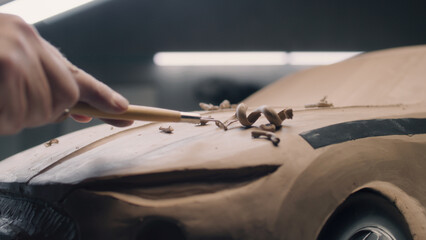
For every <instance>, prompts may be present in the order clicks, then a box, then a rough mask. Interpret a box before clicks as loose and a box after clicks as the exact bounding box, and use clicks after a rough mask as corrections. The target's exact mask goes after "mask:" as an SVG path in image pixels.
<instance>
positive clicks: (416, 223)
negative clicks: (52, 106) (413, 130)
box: [0, 46, 426, 240]
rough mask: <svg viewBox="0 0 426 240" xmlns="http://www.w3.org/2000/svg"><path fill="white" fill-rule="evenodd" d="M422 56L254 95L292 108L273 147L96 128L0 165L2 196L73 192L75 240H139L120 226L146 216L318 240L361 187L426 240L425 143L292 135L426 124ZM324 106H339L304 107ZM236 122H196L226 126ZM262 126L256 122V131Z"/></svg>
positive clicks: (191, 234)
mask: <svg viewBox="0 0 426 240" xmlns="http://www.w3.org/2000/svg"><path fill="white" fill-rule="evenodd" d="M425 56H426V48H425V47H424V46H420V47H414V48H401V49H394V50H387V51H382V52H376V53H371V54H366V55H365V56H359V57H357V58H354V59H351V60H348V61H346V62H343V63H339V64H336V65H332V66H326V67H320V68H316V69H312V70H308V71H306V72H303V73H300V74H296V75H294V76H291V77H289V78H287V79H283V80H280V81H278V82H277V83H275V84H273V85H272V86H271V87H267V88H265V89H264V90H261V91H259V93H256V94H254V95H253V96H252V97H250V98H248V99H247V100H246V101H244V102H245V103H247V104H248V105H249V106H251V108H249V110H248V111H249V112H250V111H253V110H255V109H256V107H258V106H259V105H262V104H269V105H273V106H276V108H274V109H275V110H276V111H281V110H282V109H283V107H295V108H294V119H293V120H286V121H284V122H283V126H282V127H281V128H280V129H279V130H278V131H276V132H275V133H274V134H276V135H277V137H279V138H280V139H281V141H280V143H279V145H278V147H275V146H273V145H272V144H271V143H270V142H268V141H265V140H262V139H253V138H252V137H251V132H252V131H253V129H252V128H245V127H242V126H241V125H240V124H239V123H235V124H233V125H231V126H230V127H229V129H228V131H223V130H221V129H219V128H217V127H216V126H215V125H214V124H213V123H209V124H207V125H206V126H194V125H192V124H186V123H174V124H172V127H173V128H174V129H175V131H174V132H173V134H161V133H159V130H158V129H159V127H160V126H161V124H157V123H147V122H138V123H136V124H135V125H133V126H131V127H129V128H125V129H118V128H114V129H111V128H110V126H107V125H101V126H97V127H94V128H90V129H87V130H82V131H79V132H75V133H72V134H69V135H65V136H62V137H58V141H59V142H58V144H54V145H52V146H50V147H48V148H46V147H45V146H43V145H40V146H37V147H35V148H33V149H30V150H27V151H24V152H22V153H19V154H17V155H15V156H13V157H11V158H9V159H6V160H4V161H2V162H0V182H1V184H0V187H1V189H2V191H3V192H14V193H15V194H17V193H18V192H19V194H21V195H22V196H25V197H31V198H38V199H49V198H48V197H46V195H49V194H51V195H54V194H58V193H57V192H47V193H46V192H44V193H42V191H41V190H37V191H35V190H34V189H39V188H40V186H42V187H43V186H51V185H53V186H56V185H58V186H59V187H62V186H73V189H72V190H69V191H68V190H67V191H68V192H67V194H66V195H65V196H66V197H65V198H66V201H61V202H60V204H63V205H61V206H62V207H63V210H64V211H66V212H67V213H68V214H70V215H71V216H72V218H73V219H74V220H76V221H77V222H78V223H79V227H80V228H79V229H80V231H81V236H82V239H119V238H121V237H123V233H126V234H129V235H130V234H132V233H134V232H135V231H136V230H137V229H135V227H136V226H138V225H137V224H128V223H135V222H138V221H142V220H143V219H144V218H145V217H146V216H167V217H169V218H172V219H176V220H178V221H179V223H180V224H182V225H183V226H184V227H185V230H186V231H187V233H188V238H189V239H203V237H206V236H216V237H217V238H218V239H225V238H224V237H228V236H230V237H232V238H234V239H315V238H316V236H317V234H318V233H319V231H320V230H321V228H322V226H323V224H324V223H325V221H326V220H327V218H328V217H329V216H330V215H331V214H332V213H333V211H334V210H335V209H336V208H337V207H338V205H339V204H340V203H342V202H343V201H344V200H345V198H347V196H348V195H349V194H351V193H353V192H356V191H357V190H359V189H363V188H367V187H368V188H372V189H375V190H376V191H378V192H381V193H382V194H384V195H386V196H388V197H389V198H390V199H392V200H393V201H394V202H395V204H396V206H397V207H398V208H399V209H400V211H401V212H402V213H403V215H404V217H405V218H406V220H407V222H408V224H409V226H410V230H411V232H412V233H413V238H414V239H416V240H417V239H426V228H425V227H424V223H425V222H426V214H425V209H424V206H425V205H426V184H425V183H426V174H424V173H425V172H426V153H425V149H426V134H417V135H390V136H378V137H367V138H361V139H356V140H353V141H346V142H343V143H338V144H332V145H329V146H326V147H321V148H317V149H314V148H312V147H311V145H309V144H308V143H307V142H306V141H305V140H304V139H303V138H302V137H301V136H300V135H299V134H300V133H303V132H305V131H309V130H313V129H317V128H321V127H325V126H329V125H332V124H338V123H344V122H349V121H356V120H370V119H393V118H426V110H425V109H426V94H424V92H425V89H426V85H425V84H426V83H425V82H426V81H425V80H424V76H426V73H425V71H426V70H425V68H422V66H426V62H425V61H426V58H425ZM324 96H328V98H327V100H328V101H329V102H332V103H333V104H334V106H335V107H331V108H323V109H315V108H314V109H304V107H303V106H304V105H306V104H310V103H315V102H318V101H319V100H320V99H322V98H323V97H324ZM361 105H365V106H361ZM379 105H382V106H379ZM234 113H235V110H232V109H223V110H219V111H211V112H203V113H202V114H203V115H205V116H212V117H213V118H215V119H218V120H221V121H225V120H227V119H229V118H230V117H231V116H232V115H233V114H234ZM267 123H268V121H267V120H266V118H264V117H261V118H260V119H259V120H258V121H257V122H256V123H255V125H260V124H267ZM8 183H23V186H25V187H22V189H27V190H26V191H24V190H22V189H18V190H16V189H15V188H14V187H13V186H14V185H12V184H10V185H8ZM66 184H70V185H66ZM33 190H34V191H33ZM57 204H59V203H57ZM105 229H108V231H105Z"/></svg>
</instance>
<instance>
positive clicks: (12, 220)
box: [0, 194, 79, 240]
mask: <svg viewBox="0 0 426 240" xmlns="http://www.w3.org/2000/svg"><path fill="white" fill-rule="evenodd" d="M0 239H61V240H77V239H79V236H78V232H77V228H76V224H75V222H74V221H73V220H72V219H71V218H70V217H69V216H68V215H67V214H66V213H64V212H62V211H60V210H59V209H58V208H56V207H54V206H52V205H50V204H48V203H46V202H44V201H40V200H35V199H30V198H26V197H22V196H14V195H9V194H0Z"/></svg>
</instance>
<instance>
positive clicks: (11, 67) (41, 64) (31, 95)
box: [0, 14, 132, 134]
mask: <svg viewBox="0 0 426 240" xmlns="http://www.w3.org/2000/svg"><path fill="white" fill-rule="evenodd" d="M77 101H82V102H86V103H88V104H90V105H92V106H94V107H96V108H98V109H100V110H103V111H106V112H111V113H120V112H123V111H125V110H126V109H127V106H128V101H127V100H126V99H125V98H124V97H122V96H121V95H120V94H118V93H117V92H115V91H113V90H112V89H111V88H109V87H108V86H106V85H105V84H103V83H102V82H100V81H98V80H96V79H95V78H94V77H92V76H91V75H89V74H87V73H86V72H84V71H83V70H81V69H78V68H77V67H75V66H74V65H72V64H71V63H70V62H69V61H68V60H67V59H65V58H64V57H63V56H62V54H61V53H60V52H59V51H58V50H57V49H56V48H55V47H53V46H52V45H51V44H49V43H48V42H47V41H46V40H44V39H43V38H42V37H41V36H40V35H39V34H38V33H37V31H36V30H35V29H34V28H33V27H32V26H30V25H28V24H26V23H25V22H24V21H23V20H22V19H20V18H19V17H16V16H13V15H6V14H0V134H14V133H17V132H19V131H20V130H22V129H23V128H25V127H35V126H41V125H44V124H47V123H51V122H55V121H56V120H57V119H59V118H60V117H61V116H63V114H64V110H65V109H67V108H70V107H71V106H73V105H74V104H75V103H76V102H77ZM73 117H74V119H76V120H77V121H82V122H87V121H89V120H90V118H88V117H85V116H73ZM105 121H106V122H108V123H110V124H113V125H116V126H126V125H129V124H131V123H132V122H130V121H116V120H114V121H113V120H105Z"/></svg>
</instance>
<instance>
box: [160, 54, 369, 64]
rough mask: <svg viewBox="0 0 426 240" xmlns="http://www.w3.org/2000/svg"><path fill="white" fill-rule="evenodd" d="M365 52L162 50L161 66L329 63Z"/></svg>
mask: <svg viewBox="0 0 426 240" xmlns="http://www.w3.org/2000/svg"><path fill="white" fill-rule="evenodd" d="M360 53H362V52H289V53H288V52H159V53H156V54H155V55H154V63H155V64H156V65H158V66H265V65H269V66H270V65H286V64H289V65H328V64H333V63H337V62H340V61H343V60H346V59H348V58H351V57H354V56H356V55H358V54H360Z"/></svg>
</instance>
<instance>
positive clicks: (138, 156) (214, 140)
mask: <svg viewBox="0 0 426 240" xmlns="http://www.w3.org/2000/svg"><path fill="white" fill-rule="evenodd" d="M281 109H282V108H281ZM419 109H424V105H420V106H419V105H412V106H403V105H401V106H384V107H351V108H328V109H299V110H297V109H295V110H294V115H295V116H294V120H285V121H284V122H283V127H282V128H281V129H280V130H279V131H277V132H276V133H275V134H276V135H277V136H278V137H279V138H280V139H281V142H280V144H279V145H278V146H274V145H273V144H272V143H271V142H270V141H268V140H266V139H253V138H252V137H251V131H253V130H256V128H246V127H242V126H241V125H240V124H239V123H235V124H233V125H231V126H230V128H229V130H228V131H224V130H222V129H220V128H218V127H217V126H215V125H214V124H208V125H206V126H198V125H193V124H188V123H170V124H168V123H167V124H166V123H148V122H138V123H135V124H134V125H133V126H131V127H127V128H114V127H111V126H109V125H105V124H104V125H99V126H95V127H91V128H88V129H84V130H80V131H77V132H74V133H71V134H68V135H65V136H61V137H59V138H57V143H55V141H54V142H51V144H43V145H39V146H36V147H34V148H32V149H29V150H26V151H24V152H21V153H19V154H16V155H14V156H12V157H10V158H8V159H5V160H3V161H2V162H0V181H1V182H3V183H4V182H15V183H27V184H37V185H38V184H51V183H60V184H78V183H82V182H87V181H92V180H100V179H103V180H105V179H114V178H120V177H122V176H131V175H146V174H155V173H170V172H178V171H180V172H187V173H188V172H190V171H198V170H226V169H244V168H247V167H258V169H257V170H258V171H261V172H262V171H268V170H267V169H268V168H266V170H265V166H266V167H267V166H272V167H280V166H281V165H283V164H285V162H286V161H294V160H296V159H297V161H299V162H300V163H302V162H303V161H305V163H306V162H308V161H311V159H314V158H315V155H318V154H319V153H320V152H321V150H315V149H314V148H313V147H312V146H311V145H310V144H309V143H308V142H307V141H306V140H305V139H304V138H303V137H302V136H301V135H300V134H301V133H303V132H306V131H310V130H313V129H318V128H321V127H324V126H329V125H333V124H336V123H344V122H348V121H357V120H360V119H377V118H398V117H401V116H400V115H402V114H403V117H414V118H415V117H424V114H423V115H421V116H420V115H419V114H418V112H419ZM251 110H253V109H249V111H251ZM276 110H277V111H278V110H280V109H279V108H277V109H276ZM234 113H235V110H232V109H229V110H219V111H216V112H203V113H202V114H203V115H206V116H212V117H214V118H216V119H219V120H221V121H225V120H227V119H229V118H230V117H232V116H233V115H234ZM395 113H398V114H395ZM261 123H267V120H266V118H264V117H262V118H260V119H259V120H258V122H256V124H255V125H256V126H259V124H261ZM169 125H170V126H172V127H173V128H174V129H175V130H174V131H173V133H171V134H167V133H162V132H160V131H159V127H160V126H169ZM301 166H302V164H301ZM257 170H256V169H254V173H253V174H257V173H256V171H257ZM188 174H189V173H188ZM170 181H171V182H173V179H171V180H170Z"/></svg>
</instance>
